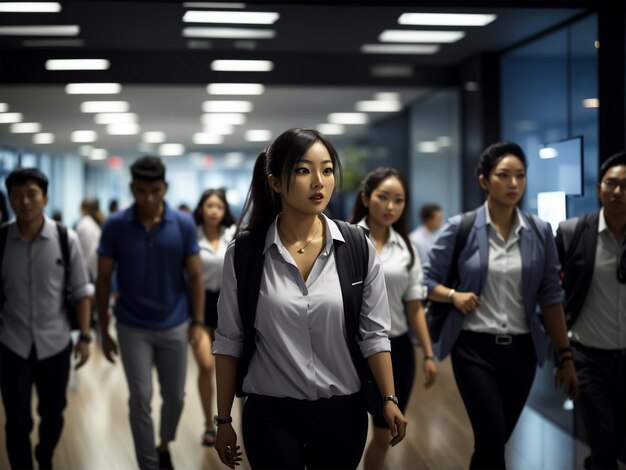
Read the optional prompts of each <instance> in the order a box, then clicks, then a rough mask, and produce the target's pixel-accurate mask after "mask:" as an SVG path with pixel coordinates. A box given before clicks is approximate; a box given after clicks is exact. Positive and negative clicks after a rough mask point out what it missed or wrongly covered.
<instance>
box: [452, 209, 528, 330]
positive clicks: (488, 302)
mask: <svg viewBox="0 0 626 470" xmlns="http://www.w3.org/2000/svg"><path fill="white" fill-rule="evenodd" d="M485 215H486V222H487V225H488V231H489V270H488V271H487V280H486V281H485V287H484V288H483V291H482V293H481V295H480V307H478V308H477V309H476V310H475V311H474V312H472V313H470V314H469V315H466V316H465V323H464V325H463V329H464V330H470V331H476V332H481V333H492V334H513V335H518V334H524V333H528V332H529V331H530V330H529V329H528V320H527V319H526V314H525V312H524V302H523V299H522V255H521V252H520V247H519V240H520V236H519V232H520V230H521V229H522V227H523V228H524V229H526V222H525V221H524V218H523V217H522V215H521V214H520V211H519V209H517V208H516V209H515V221H514V223H513V227H511V231H510V232H509V236H508V238H507V239H506V240H505V239H504V238H502V236H501V235H500V234H499V233H498V230H497V229H496V227H495V225H494V224H493V222H492V221H491V216H490V215H489V208H488V207H487V203H486V202H485Z"/></svg>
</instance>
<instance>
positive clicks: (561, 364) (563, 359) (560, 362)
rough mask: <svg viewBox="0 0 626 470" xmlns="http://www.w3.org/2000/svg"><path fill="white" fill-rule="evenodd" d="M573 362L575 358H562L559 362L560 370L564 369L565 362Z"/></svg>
mask: <svg viewBox="0 0 626 470" xmlns="http://www.w3.org/2000/svg"><path fill="white" fill-rule="evenodd" d="M573 360H574V358H573V357H572V356H566V357H562V358H561V359H560V360H559V369H562V368H563V364H564V363H565V362H567V361H573Z"/></svg>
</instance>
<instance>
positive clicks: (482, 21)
mask: <svg viewBox="0 0 626 470" xmlns="http://www.w3.org/2000/svg"><path fill="white" fill-rule="evenodd" d="M496 18H497V16H496V15H490V14H473V13H471V14H470V13H403V14H402V15H400V18H398V23H399V24H403V25H420V26H485V25H488V24H489V23H491V22H492V21H494V20H495V19H496Z"/></svg>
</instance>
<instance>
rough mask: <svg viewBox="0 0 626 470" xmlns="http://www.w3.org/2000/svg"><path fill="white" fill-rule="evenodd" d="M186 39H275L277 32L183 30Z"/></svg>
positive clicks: (256, 30) (212, 29) (263, 30)
mask: <svg viewBox="0 0 626 470" xmlns="http://www.w3.org/2000/svg"><path fill="white" fill-rule="evenodd" d="M183 37H185V38H219V39H273V38H275V37H276V31H274V30H273V29H247V28H197V27H189V28H183Z"/></svg>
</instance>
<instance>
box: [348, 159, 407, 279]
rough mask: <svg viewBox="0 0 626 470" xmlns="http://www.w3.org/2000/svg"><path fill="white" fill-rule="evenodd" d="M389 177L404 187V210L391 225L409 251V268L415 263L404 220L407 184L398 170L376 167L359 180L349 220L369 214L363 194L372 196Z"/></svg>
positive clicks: (359, 218)
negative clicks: (357, 191) (359, 183)
mask: <svg viewBox="0 0 626 470" xmlns="http://www.w3.org/2000/svg"><path fill="white" fill-rule="evenodd" d="M390 177H394V178H396V179H397V180H398V181H400V184H401V185H402V189H404V199H405V203H404V210H403V211H402V214H401V215H400V217H399V218H398V220H396V221H395V222H394V223H393V224H392V225H391V226H392V227H393V228H394V230H395V231H396V232H398V235H400V236H401V237H402V239H403V240H404V242H405V243H406V246H407V248H408V249H409V252H410V253H411V261H410V262H409V264H408V266H407V269H408V270H410V269H411V268H412V267H413V264H414V263H415V251H413V245H412V243H411V241H410V240H409V230H408V224H407V220H406V219H407V214H408V213H409V200H410V197H409V186H408V184H407V183H406V180H405V179H404V176H402V175H401V174H400V172H399V171H398V170H396V169H395V168H390V167H378V168H376V169H375V170H373V171H371V172H370V173H368V174H367V175H366V176H365V178H363V181H361V185H360V186H359V193H358V194H357V195H356V199H355V201H354V208H353V209H352V216H351V217H350V220H349V222H350V223H352V224H356V223H357V222H359V221H360V220H361V219H362V218H363V217H367V216H368V215H369V209H368V208H367V207H365V204H363V196H365V197H367V198H368V199H369V198H370V197H372V193H373V192H374V190H375V189H376V188H377V187H378V186H379V185H380V183H382V182H383V181H384V180H386V179H387V178H390Z"/></svg>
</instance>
